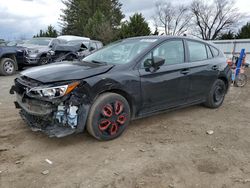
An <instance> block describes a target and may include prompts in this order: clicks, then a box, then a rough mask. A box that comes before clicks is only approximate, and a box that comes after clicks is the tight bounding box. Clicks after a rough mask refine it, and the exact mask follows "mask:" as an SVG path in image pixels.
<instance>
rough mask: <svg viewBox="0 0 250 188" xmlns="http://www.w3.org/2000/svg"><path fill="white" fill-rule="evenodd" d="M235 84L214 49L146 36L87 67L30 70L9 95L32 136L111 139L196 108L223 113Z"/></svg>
mask: <svg viewBox="0 0 250 188" xmlns="http://www.w3.org/2000/svg"><path fill="white" fill-rule="evenodd" d="M230 78H231V71H230V69H229V67H228V65H227V63H226V58H225V57H224V55H223V54H222V52H220V51H219V50H218V49H217V48H216V47H214V46H213V45H212V44H209V43H206V42H204V41H201V40H195V39H192V38H187V37H167V36H164V37H163V36H161V37H158V36H149V37H138V38H129V39H124V40H121V41H118V42H115V43H113V44H111V45H108V46H106V47H104V48H103V49H101V50H99V51H97V52H95V53H93V54H91V55H89V56H87V57H86V58H84V59H83V60H82V61H77V62H73V63H72V62H70V63H68V62H64V63H56V64H51V65H45V66H41V67H37V68H32V69H29V70H26V71H24V72H22V73H21V76H20V77H18V78H17V79H16V80H15V85H14V86H13V87H12V89H11V90H10V92H11V93H12V94H13V93H14V92H16V96H17V101H16V102H15V105H16V107H17V108H20V114H21V116H22V117H23V119H24V120H25V121H26V122H27V123H28V125H29V126H30V127H31V128H32V129H33V130H35V131H42V132H45V133H47V134H48V135H49V136H56V137H62V136H65V135H69V134H72V133H79V132H83V131H84V130H85V129H87V130H88V132H89V133H90V134H91V135H92V136H94V137H95V138H97V139H99V140H110V139H114V138H116V137H118V136H120V135H121V134H122V133H123V131H124V130H125V129H126V127H127V126H128V124H129V122H130V120H132V119H137V118H141V117H146V116H150V115H153V114H156V113H159V112H162V111H166V110H173V109H176V108H180V107H184V106H189V105H194V104H204V105H205V106H207V107H209V108H218V107H219V106H221V104H222V103H223V100H224V97H225V94H226V92H227V90H228V88H229V85H230Z"/></svg>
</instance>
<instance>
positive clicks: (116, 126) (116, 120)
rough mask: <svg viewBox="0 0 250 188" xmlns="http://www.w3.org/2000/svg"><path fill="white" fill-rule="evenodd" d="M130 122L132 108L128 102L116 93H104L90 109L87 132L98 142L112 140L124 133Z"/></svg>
mask: <svg viewBox="0 0 250 188" xmlns="http://www.w3.org/2000/svg"><path fill="white" fill-rule="evenodd" d="M129 121H130V107H129V104H128V102H127V100H126V99H125V98H124V97H122V96H121V95H118V94H115V93H104V94H102V95H100V96H99V97H98V98H97V99H96V101H95V102H94V104H93V105H92V107H91V109H90V112H89V116H88V121H87V130H88V132H89V133H90V134H91V135H92V136H94V137H95V138H96V139H98V140H105V141H107V140H112V139H114V138H117V137H119V136H120V135H121V134H122V133H123V132H124V130H125V129H126V127H127V126H128V124H129Z"/></svg>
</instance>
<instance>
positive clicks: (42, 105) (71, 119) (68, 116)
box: [10, 79, 89, 137]
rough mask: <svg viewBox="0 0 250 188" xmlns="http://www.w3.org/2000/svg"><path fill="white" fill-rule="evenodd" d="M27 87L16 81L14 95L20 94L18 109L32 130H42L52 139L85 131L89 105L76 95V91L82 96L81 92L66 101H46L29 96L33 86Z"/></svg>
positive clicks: (12, 92)
mask: <svg viewBox="0 0 250 188" xmlns="http://www.w3.org/2000/svg"><path fill="white" fill-rule="evenodd" d="M27 85H28V84H27ZM27 85H25V84H24V83H22V82H20V80H18V79H16V80H15V85H14V86H12V88H11V90H10V93H11V94H14V93H16V101H15V102H14V103H15V106H16V108H18V109H20V115H21V117H22V119H23V120H24V121H25V122H26V123H27V125H28V126H29V127H30V128H31V130H33V131H41V132H43V133H45V134H47V135H48V136H49V137H64V136H67V135H70V134H73V133H79V132H83V131H84V128H85V124H86V120H87V114H88V111H89V104H88V103H86V102H84V101H83V100H82V98H83V97H82V96H81V97H76V96H75V94H76V93H75V92H77V93H78V94H79V91H78V90H77V89H76V91H74V92H72V93H71V94H70V95H69V96H66V97H64V98H61V99H55V100H51V101H45V100H41V99H35V98H31V97H29V96H28V95H27V94H26V90H27V87H30V86H27ZM72 109H75V112H72Z"/></svg>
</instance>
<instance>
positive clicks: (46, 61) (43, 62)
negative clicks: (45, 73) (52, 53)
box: [38, 57, 49, 65]
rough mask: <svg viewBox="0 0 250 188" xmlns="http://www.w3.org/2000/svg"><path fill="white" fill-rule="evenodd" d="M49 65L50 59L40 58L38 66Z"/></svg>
mask: <svg viewBox="0 0 250 188" xmlns="http://www.w3.org/2000/svg"><path fill="white" fill-rule="evenodd" d="M48 63H49V59H48V58H47V57H40V59H39V62H38V65H46V64H48Z"/></svg>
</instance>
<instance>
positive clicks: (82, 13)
mask: <svg viewBox="0 0 250 188" xmlns="http://www.w3.org/2000/svg"><path fill="white" fill-rule="evenodd" d="M62 2H63V3H64V5H65V6H66V8H65V9H64V10H62V11H63V14H62V15H61V16H60V20H61V26H62V34H72V35H79V36H89V37H93V36H94V39H97V38H98V39H103V40H112V38H110V37H109V36H106V35H107V33H106V34H105V33H102V34H101V35H102V37H99V36H98V37H97V31H91V30H90V28H95V29H97V28H101V27H100V26H98V25H97V24H101V25H102V27H104V28H106V29H108V31H109V32H110V33H109V35H110V36H112V37H116V31H117V28H118V27H119V26H120V24H121V20H122V19H123V18H124V15H123V14H122V12H121V6H122V4H121V3H119V0H102V1H100V0H62ZM104 28H103V29H102V30H104Z"/></svg>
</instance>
